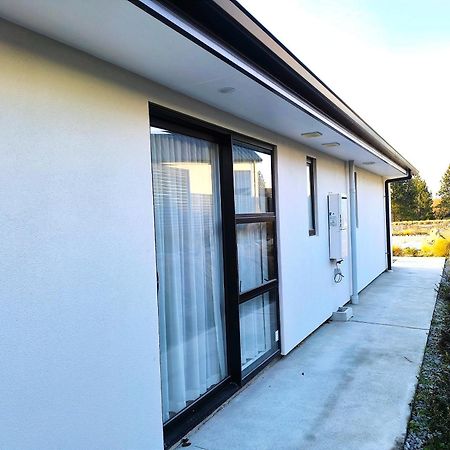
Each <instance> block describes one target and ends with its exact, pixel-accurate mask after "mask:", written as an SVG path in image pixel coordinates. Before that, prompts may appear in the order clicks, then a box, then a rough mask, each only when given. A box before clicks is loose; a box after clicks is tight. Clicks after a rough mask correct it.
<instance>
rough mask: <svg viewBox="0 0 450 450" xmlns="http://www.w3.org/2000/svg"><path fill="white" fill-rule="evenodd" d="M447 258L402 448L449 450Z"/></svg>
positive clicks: (449, 291)
mask: <svg viewBox="0 0 450 450" xmlns="http://www.w3.org/2000/svg"><path fill="white" fill-rule="evenodd" d="M449 330H450V259H447V261H446V264H445V268H444V273H443V277H442V281H441V287H440V289H439V292H438V296H437V300H436V307H435V310H434V314H433V320H432V322H431V328H430V332H429V335H428V341H427V345H426V348H425V354H424V359H423V363H422V367H421V371H420V375H419V377H418V385H417V390H416V394H415V397H414V401H413V403H412V406H413V407H412V412H411V419H410V421H409V424H408V430H407V434H406V438H405V442H404V446H403V448H404V449H408V450H418V449H430V450H432V449H450V429H449V428H450V339H449V337H450V334H449Z"/></svg>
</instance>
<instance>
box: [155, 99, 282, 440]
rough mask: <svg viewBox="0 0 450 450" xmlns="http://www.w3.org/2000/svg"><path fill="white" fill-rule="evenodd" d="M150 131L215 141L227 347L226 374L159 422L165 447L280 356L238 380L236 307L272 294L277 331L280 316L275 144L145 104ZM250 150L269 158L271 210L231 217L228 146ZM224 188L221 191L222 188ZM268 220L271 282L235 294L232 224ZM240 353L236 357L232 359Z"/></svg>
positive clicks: (236, 277) (236, 276) (276, 354)
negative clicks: (217, 155) (168, 417)
mask: <svg viewBox="0 0 450 450" xmlns="http://www.w3.org/2000/svg"><path fill="white" fill-rule="evenodd" d="M149 114H150V127H157V128H163V129H167V130H169V131H173V132H176V133H181V134H185V135H187V136H192V137H195V138H199V139H206V140H209V141H211V142H215V143H217V144H218V146H219V177H220V199H221V215H222V246H223V247H222V250H223V252H222V253H223V266H224V273H223V275H224V294H225V326H226V345H227V364H228V376H227V377H226V378H225V379H224V380H222V381H221V382H220V383H218V384H217V385H216V386H214V387H213V388H211V389H210V390H209V391H208V392H207V393H205V394H203V395H202V396H201V397H199V398H198V399H196V400H195V401H193V402H192V404H190V405H189V406H187V407H186V408H184V409H183V410H181V411H180V412H178V413H177V414H176V415H174V416H173V417H171V418H170V419H169V420H167V421H166V422H165V423H164V424H163V432H164V445H165V447H170V446H172V445H174V444H175V443H176V442H177V441H178V440H180V439H181V438H182V437H183V436H184V435H186V434H187V433H188V432H189V431H190V430H191V429H192V428H194V427H195V426H196V425H197V424H198V423H200V422H201V421H202V420H203V419H205V418H206V417H207V416H208V415H210V414H211V413H212V412H213V411H214V410H215V409H217V408H218V407H219V406H220V405H221V404H222V403H224V402H225V401H226V400H227V399H228V398H229V397H231V396H232V395H233V394H234V393H235V392H237V391H238V390H239V389H241V387H242V386H243V385H245V384H246V383H247V382H248V381H250V380H251V379H252V378H253V377H254V376H255V375H257V374H258V373H259V372H260V371H261V370H262V369H263V368H264V367H266V366H267V364H269V363H270V362H271V361H272V360H274V359H276V358H278V357H279V355H280V348H279V341H278V350H277V351H276V352H274V353H273V354H270V355H268V356H267V358H265V359H264V360H262V361H258V364H256V365H255V366H254V367H253V365H252V367H251V368H252V371H251V372H250V373H248V374H247V375H246V376H245V377H243V376H242V370H241V360H240V322H239V305H240V304H241V303H242V302H245V301H248V300H250V299H251V298H254V297H256V296H257V295H260V294H261V293H265V292H270V293H271V294H272V295H274V296H275V301H276V314H277V317H276V320H277V330H278V332H279V330H280V312H279V298H278V250H277V234H276V215H275V211H276V202H275V175H274V174H275V165H274V164H275V157H274V156H275V152H276V146H274V145H271V144H268V143H265V142H263V141H260V140H258V139H255V138H252V137H248V136H245V135H243V134H241V133H236V132H234V131H232V130H229V129H227V128H223V127H219V126H217V125H214V124H211V123H209V122H205V121H203V120H201V119H198V118H194V117H192V116H188V115H186V114H183V113H180V112H177V111H174V110H171V109H169V108H166V107H163V106H161V105H158V104H155V103H149ZM234 142H236V143H241V144H243V145H246V146H252V147H254V148H255V150H257V151H259V152H263V153H266V154H270V155H271V157H272V159H271V170H272V205H273V208H272V209H273V212H270V213H258V214H235V206H234V205H235V203H234V202H235V199H234V176H233V143H234ZM225 186H226V189H225V188H224V187H225ZM254 222H271V223H273V240H274V243H273V245H274V265H275V267H274V273H275V276H276V278H275V279H271V280H269V282H267V283H264V284H263V285H261V286H258V287H257V288H255V289H251V290H249V291H247V292H243V293H240V291H239V273H238V255H237V240H236V225H237V224H238V223H254ZM237 353H239V357H237V356H236V355H237Z"/></svg>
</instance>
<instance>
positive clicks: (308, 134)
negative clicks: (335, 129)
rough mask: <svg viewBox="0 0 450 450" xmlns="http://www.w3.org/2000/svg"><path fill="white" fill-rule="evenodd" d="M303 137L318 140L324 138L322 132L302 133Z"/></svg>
mask: <svg viewBox="0 0 450 450" xmlns="http://www.w3.org/2000/svg"><path fill="white" fill-rule="evenodd" d="M302 136H303V137H305V138H316V137H320V136H322V133H321V132H320V131H308V132H307V133H302Z"/></svg>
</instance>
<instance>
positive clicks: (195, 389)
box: [151, 127, 227, 421]
mask: <svg viewBox="0 0 450 450" xmlns="http://www.w3.org/2000/svg"><path fill="white" fill-rule="evenodd" d="M151 157H152V174H153V195H154V212H155V234H156V259H157V270H158V278H159V280H158V281H159V289H158V305H159V325H160V352H161V379H162V400H163V420H164V421H167V420H169V419H170V418H171V417H173V416H174V415H175V414H177V413H178V412H179V411H181V410H182V409H184V408H185V407H187V406H188V405H189V404H191V403H192V402H193V401H195V400H196V399H198V398H199V397H200V396H202V395H203V394H205V393H206V392H207V391H208V390H210V389H211V388H212V387H213V386H215V385H216V384H217V383H219V382H220V381H221V380H223V379H224V378H225V377H226V376H227V361H226V341H225V308H224V282H223V257H222V223H221V213H220V211H221V209H220V188H219V167H218V146H217V144H215V143H213V142H209V141H207V140H203V139H198V138H194V137H190V136H186V135H182V134H178V133H172V132H170V131H168V130H163V129H160V128H154V127H152V128H151Z"/></svg>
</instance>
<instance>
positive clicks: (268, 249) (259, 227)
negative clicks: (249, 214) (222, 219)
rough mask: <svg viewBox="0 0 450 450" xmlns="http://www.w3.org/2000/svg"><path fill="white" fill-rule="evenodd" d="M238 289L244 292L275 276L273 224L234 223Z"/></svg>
mask: <svg viewBox="0 0 450 450" xmlns="http://www.w3.org/2000/svg"><path fill="white" fill-rule="evenodd" d="M236 239H237V247H238V268H239V291H240V292H245V291H249V290H251V289H254V288H256V287H258V286H260V285H261V284H264V283H267V282H268V281H270V280H273V279H274V278H275V267H274V266H275V264H274V248H273V225H272V223H270V222H267V223H265V222H256V223H241V224H237V225H236Z"/></svg>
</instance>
